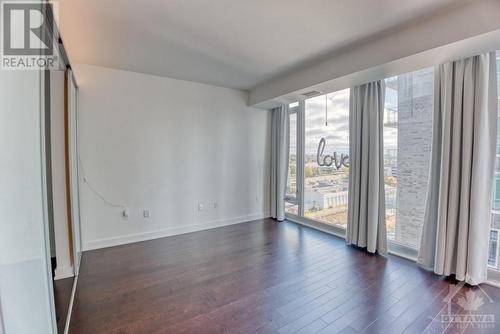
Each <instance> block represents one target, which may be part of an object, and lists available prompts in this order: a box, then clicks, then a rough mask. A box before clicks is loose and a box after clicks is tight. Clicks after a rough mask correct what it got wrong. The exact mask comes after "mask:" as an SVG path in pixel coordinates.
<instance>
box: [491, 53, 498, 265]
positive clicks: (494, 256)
mask: <svg viewBox="0 0 500 334" xmlns="http://www.w3.org/2000/svg"><path fill="white" fill-rule="evenodd" d="M497 86H498V88H497V89H498V117H497V130H498V133H497V158H496V168H495V180H494V184H493V188H494V192H493V203H492V215H491V230H490V242H489V252H488V265H489V266H490V267H491V268H493V269H496V270H500V263H499V262H500V261H498V253H499V251H498V248H499V243H498V231H499V229H500V51H497Z"/></svg>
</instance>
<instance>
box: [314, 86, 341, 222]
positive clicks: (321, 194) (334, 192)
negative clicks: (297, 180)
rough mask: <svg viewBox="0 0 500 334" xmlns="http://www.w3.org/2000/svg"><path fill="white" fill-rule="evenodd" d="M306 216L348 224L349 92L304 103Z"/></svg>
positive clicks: (316, 98)
mask: <svg viewBox="0 0 500 334" xmlns="http://www.w3.org/2000/svg"><path fill="white" fill-rule="evenodd" d="M304 119H305V122H304V124H305V139H304V150H305V154H304V216H305V217H307V218H309V219H313V220H316V221H320V222H323V223H327V224H334V225H339V226H342V227H345V226H346V224H347V199H348V195H347V191H348V185H349V167H348V166H349V157H348V155H349V89H345V90H341V91H338V92H334V93H331V94H325V95H320V96H317V97H313V98H310V99H307V100H306V101H305V118H304Z"/></svg>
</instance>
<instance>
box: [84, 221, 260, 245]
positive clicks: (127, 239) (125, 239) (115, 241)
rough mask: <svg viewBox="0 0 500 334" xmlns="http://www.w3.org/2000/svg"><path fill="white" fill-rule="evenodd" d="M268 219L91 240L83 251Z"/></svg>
mask: <svg viewBox="0 0 500 334" xmlns="http://www.w3.org/2000/svg"><path fill="white" fill-rule="evenodd" d="M268 217H270V214H269V213H264V214H262V213H257V214H252V215H247V216H241V217H235V218H231V219H225V220H217V221H210V222H205V223H201V224H192V225H186V226H181V227H173V228H167V229H162V230H155V231H148V232H143V233H136V234H129V235H124V236H118V237H111V238H104V239H98V240H91V241H87V242H84V244H83V250H84V251H88V250H93V249H99V248H106V247H113V246H119V245H125V244H130V243H134V242H140V241H146V240H153V239H158V238H164V237H169V236H173V235H179V234H185V233H191V232H197V231H203V230H209V229H212V228H217V227H222V226H228V225H234V224H240V223H246V222H249V221H252V220H257V219H263V218H268Z"/></svg>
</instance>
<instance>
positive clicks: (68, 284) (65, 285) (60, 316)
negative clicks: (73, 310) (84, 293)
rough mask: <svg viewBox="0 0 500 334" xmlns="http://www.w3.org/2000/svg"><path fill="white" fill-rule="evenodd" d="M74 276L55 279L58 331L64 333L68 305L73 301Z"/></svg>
mask: <svg viewBox="0 0 500 334" xmlns="http://www.w3.org/2000/svg"><path fill="white" fill-rule="evenodd" d="M73 280H74V277H70V278H64V279H60V280H57V281H54V303H55V308H56V320H57V332H58V333H64V326H65V325H66V318H67V315H68V307H69V303H70V301H71V291H72V290H73Z"/></svg>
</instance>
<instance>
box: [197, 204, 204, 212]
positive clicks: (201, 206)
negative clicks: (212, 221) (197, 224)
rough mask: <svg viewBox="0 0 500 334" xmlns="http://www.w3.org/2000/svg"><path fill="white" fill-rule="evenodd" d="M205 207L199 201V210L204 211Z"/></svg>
mask: <svg viewBox="0 0 500 334" xmlns="http://www.w3.org/2000/svg"><path fill="white" fill-rule="evenodd" d="M204 208H205V206H204V205H203V203H198V211H203V209H204Z"/></svg>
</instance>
